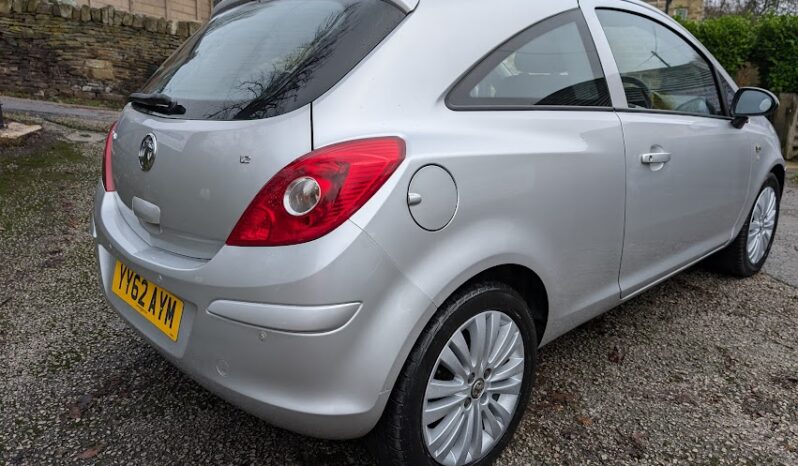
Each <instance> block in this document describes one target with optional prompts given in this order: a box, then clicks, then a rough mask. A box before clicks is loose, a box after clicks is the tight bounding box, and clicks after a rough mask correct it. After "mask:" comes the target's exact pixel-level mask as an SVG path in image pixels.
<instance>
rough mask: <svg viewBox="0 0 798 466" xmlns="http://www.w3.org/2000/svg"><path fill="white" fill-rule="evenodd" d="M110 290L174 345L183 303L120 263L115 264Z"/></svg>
mask: <svg viewBox="0 0 798 466" xmlns="http://www.w3.org/2000/svg"><path fill="white" fill-rule="evenodd" d="M112 289H113V292H114V294H115V295H117V296H119V297H120V298H122V300H123V301H125V302H126V303H128V304H129V305H130V306H131V307H132V308H133V309H135V310H137V311H139V313H140V314H141V315H143V316H144V317H145V318H146V319H147V320H149V321H150V323H152V324H153V325H155V326H156V327H157V328H158V330H160V331H162V332H163V333H165V334H166V336H168V337H169V338H171V339H172V341H177V333H178V332H179V331H180V318H181V317H183V301H181V300H180V299H178V298H177V297H176V296H175V295H173V294H172V293H170V292H168V291H166V290H164V289H163V288H161V287H159V286H157V285H155V284H154V283H152V282H150V281H148V280H147V279H146V278H144V277H142V276H141V275H139V274H137V273H136V272H135V271H134V270H133V269H131V268H130V267H128V266H126V265H125V264H123V263H122V262H120V261H116V268H115V270H114V283H113V288H112Z"/></svg>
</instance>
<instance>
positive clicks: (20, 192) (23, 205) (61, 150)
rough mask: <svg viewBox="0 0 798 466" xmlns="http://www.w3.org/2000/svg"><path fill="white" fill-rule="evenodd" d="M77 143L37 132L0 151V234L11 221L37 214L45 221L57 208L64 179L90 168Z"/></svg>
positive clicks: (9, 228) (76, 177)
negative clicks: (21, 143) (19, 143)
mask: <svg viewBox="0 0 798 466" xmlns="http://www.w3.org/2000/svg"><path fill="white" fill-rule="evenodd" d="M89 162H90V161H89V160H88V159H87V157H85V156H83V155H82V154H81V152H80V150H79V149H78V147H77V146H76V145H75V144H74V143H71V142H66V141H61V140H58V139H56V138H55V137H54V136H53V135H50V134H47V133H42V132H40V133H38V134H35V135H33V136H31V137H30V139H27V140H26V141H25V144H23V145H21V146H17V147H4V148H3V150H2V151H1V152H0V199H3V202H2V203H0V236H6V235H9V234H11V233H12V232H13V230H14V229H15V225H16V224H19V223H24V222H25V221H26V219H29V218H31V217H32V216H33V217H38V218H39V219H40V220H42V221H46V219H47V218H48V215H42V214H47V213H49V212H52V211H54V210H55V209H57V208H58V205H59V204H58V202H59V201H60V190H61V189H62V187H63V186H64V183H65V182H74V181H76V180H82V179H85V178H86V173H87V172H88V171H93V170H94V165H93V164H91V163H89Z"/></svg>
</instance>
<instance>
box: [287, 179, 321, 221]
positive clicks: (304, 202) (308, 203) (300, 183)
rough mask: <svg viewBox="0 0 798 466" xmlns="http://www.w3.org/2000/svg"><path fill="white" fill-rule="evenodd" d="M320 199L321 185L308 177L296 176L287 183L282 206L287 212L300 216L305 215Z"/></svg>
mask: <svg viewBox="0 0 798 466" xmlns="http://www.w3.org/2000/svg"><path fill="white" fill-rule="evenodd" d="M319 200H321V186H319V183H318V182H317V181H316V180H315V179H313V178H311V177H309V176H303V177H302V178H297V179H295V180H294V181H292V182H291V184H289V185H288V188H287V189H286V190H285V196H284V197H283V206H284V207H285V210H286V212H288V213H289V214H291V215H293V216H295V217H300V216H302V215H306V214H307V213H309V212H310V211H311V210H313V208H314V207H316V206H317V205H318V204H319Z"/></svg>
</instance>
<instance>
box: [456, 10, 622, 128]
mask: <svg viewBox="0 0 798 466" xmlns="http://www.w3.org/2000/svg"><path fill="white" fill-rule="evenodd" d="M571 16H573V17H574V18H575V19H577V21H576V24H577V27H578V28H579V32H580V35H581V36H582V39H583V40H585V38H586V39H589V40H590V44H585V45H592V46H593V50H594V51H596V53H595V57H590V59H591V62H592V60H593V59H595V62H596V63H595V64H597V65H598V68H599V70H600V71H601V76H602V77H603V78H604V80H605V83H606V85H607V91H608V97H609V98H610V103H612V93H611V92H610V89H609V86H610V84H609V82H606V81H607V75H606V73H605V72H604V65H603V64H602V62H601V57H600V56H599V54H598V51H597V48H596V44H595V40H594V38H593V34H592V32H591V31H590V28H589V27H588V25H587V20H586V19H585V15H584V13H583V12H582V9H581V8H579V7H576V8H572V9H570V10H566V11H561V12H559V13H556V14H554V15H551V16H548V17H546V18H543V19H541V20H540V21H538V22H536V23H534V24H532V25H530V26H528V27H526V28H524V29H522V30H521V31H519V32H517V33H516V34H513V35H512V36H510V37H509V38H508V39H506V40H504V41H503V42H501V43H499V45H497V46H496V47H494V48H493V49H491V50H490V51H489V52H488V53H486V54H485V55H483V56H482V57H480V58H479V59H478V60H477V61H476V62H475V63H474V64H473V65H471V67H469V68H468V69H467V70H466V71H465V72H464V73H463V74H461V75H460V76H458V78H457V79H456V80H455V81H454V83H453V84H452V85H451V86H450V87H449V89H448V90H447V91H446V98H445V99H444V103H445V104H446V107H447V108H448V109H449V110H452V111H456V112H489V111H516V112H517V111H581V112H613V111H615V109H614V108H613V106H612V105H609V106H586V105H531V104H530V105H512V104H510V105H507V104H505V105H478V104H465V105H463V104H457V103H454V102H452V94H454V92H455V90H457V89H458V87H459V86H460V85H461V84H462V83H463V82H464V81H465V80H466V79H468V78H469V76H471V74H472V73H473V72H474V71H476V70H477V69H478V68H480V67H481V66H482V65H483V64H484V63H485V61H486V60H487V59H488V58H490V57H491V56H492V55H493V54H494V53H496V52H497V51H498V50H499V49H501V48H502V47H504V46H505V45H506V44H508V43H509V42H512V41H513V40H515V39H517V38H518V37H520V36H522V35H524V34H526V33H527V32H528V31H530V30H531V29H533V28H535V27H537V26H539V25H540V24H542V23H544V22H546V21H550V20H554V19H557V18H564V19H569V17H571Z"/></svg>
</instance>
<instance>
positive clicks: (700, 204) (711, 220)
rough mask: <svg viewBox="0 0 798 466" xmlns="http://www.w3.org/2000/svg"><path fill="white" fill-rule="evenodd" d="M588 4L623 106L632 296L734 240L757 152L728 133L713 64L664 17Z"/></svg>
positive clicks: (625, 278) (626, 280)
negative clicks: (754, 152)
mask: <svg viewBox="0 0 798 466" xmlns="http://www.w3.org/2000/svg"><path fill="white" fill-rule="evenodd" d="M585 4H590V6H591V7H592V8H588V10H589V11H586V12H585V13H586V16H587V17H588V19H590V21H589V23H590V24H591V29H592V30H593V31H594V34H595V37H596V40H597V45H598V48H599V49H601V50H602V51H603V54H604V55H603V56H602V62H603V64H604V66H605V72H606V73H607V74H608V75H612V78H613V79H611V80H610V84H611V85H612V86H615V94H614V95H613V97H614V98H615V97H616V96H617V97H618V99H614V102H616V101H618V100H623V101H624V104H623V105H621V106H617V105H616V111H617V112H618V116H619V118H620V119H621V123H622V128H623V133H624V142H625V148H626V219H625V232H624V246H623V254H622V260H621V271H620V276H619V281H620V286H621V293H622V296H624V297H626V296H630V295H632V294H635V293H637V292H639V291H641V290H643V289H645V288H646V287H648V286H650V285H652V284H653V283H656V282H658V281H659V280H662V279H664V278H666V277H668V276H669V275H671V274H673V273H674V272H676V271H678V270H680V269H682V268H683V267H685V266H687V265H689V264H690V263H692V262H694V261H696V260H698V259H700V258H702V257H703V256H705V255H707V254H709V253H711V252H713V251H715V250H717V249H719V248H720V247H723V246H724V245H725V244H726V243H727V242H728V241H730V240H731V238H732V237H733V233H734V232H733V231H732V230H733V226H734V224H735V222H736V220H737V219H738V217H739V215H740V213H741V208H742V206H743V204H744V201H745V195H746V192H747V187H748V182H749V176H750V170H751V165H752V160H753V148H752V147H751V145H750V143H749V140H748V136H747V135H746V133H745V132H743V131H740V130H738V129H735V128H734V127H733V126H732V125H731V118H730V117H728V111H727V104H726V99H725V97H724V96H723V95H722V94H721V92H720V86H719V85H718V84H719V82H720V81H719V79H721V78H720V76H719V75H718V73H717V72H716V70H715V67H714V63H713V62H712V61H711V60H709V59H708V58H707V56H706V54H705V52H704V51H703V50H701V49H700V48H699V47H698V46H696V45H695V44H693V43H691V41H690V40H688V39H687V38H686V37H685V36H683V35H682V34H683V33H682V32H681V30H680V29H679V28H677V27H674V25H673V24H672V23H671V22H670V20H669V19H668V18H667V17H665V16H664V15H662V14H660V13H659V12H657V11H653V9H649V8H646V7H644V6H638V5H634V4H631V3H629V2H621V1H610V0H590V1H586V2H585ZM583 8H585V6H584V5H583ZM619 90H620V92H618V91H619ZM618 94H620V95H618Z"/></svg>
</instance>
